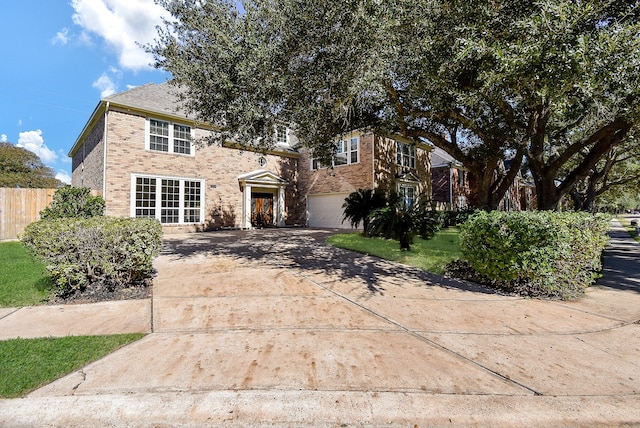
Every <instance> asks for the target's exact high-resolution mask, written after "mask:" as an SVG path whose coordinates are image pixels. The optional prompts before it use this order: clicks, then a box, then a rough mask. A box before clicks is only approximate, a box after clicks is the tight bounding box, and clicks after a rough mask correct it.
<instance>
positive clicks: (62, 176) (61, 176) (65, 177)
mask: <svg viewBox="0 0 640 428" xmlns="http://www.w3.org/2000/svg"><path fill="white" fill-rule="evenodd" d="M56 178H57V179H58V180H60V181H62V182H63V183H64V184H71V176H70V175H69V173H68V172H66V171H58V172H57V173H56Z"/></svg>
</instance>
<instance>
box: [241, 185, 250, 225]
mask: <svg viewBox="0 0 640 428" xmlns="http://www.w3.org/2000/svg"><path fill="white" fill-rule="evenodd" d="M241 226H242V228H243V229H251V185H250V184H245V186H244V195H243V200H242V225H241Z"/></svg>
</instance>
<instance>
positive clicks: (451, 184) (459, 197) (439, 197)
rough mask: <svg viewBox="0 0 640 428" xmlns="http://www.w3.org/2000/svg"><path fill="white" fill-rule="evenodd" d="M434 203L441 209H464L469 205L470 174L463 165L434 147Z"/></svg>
mask: <svg viewBox="0 0 640 428" xmlns="http://www.w3.org/2000/svg"><path fill="white" fill-rule="evenodd" d="M431 186H432V201H433V202H436V206H437V207H438V208H441V209H447V210H455V209H464V208H466V207H467V206H468V205H469V197H470V194H471V187H470V184H469V174H468V171H467V170H466V169H465V167H464V165H462V163H460V162H458V161H457V160H455V159H454V158H453V157H452V156H451V155H449V154H448V153H447V152H445V151H444V150H442V149H440V148H438V147H434V149H433V152H432V154H431Z"/></svg>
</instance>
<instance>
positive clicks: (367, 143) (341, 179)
mask: <svg viewBox="0 0 640 428" xmlns="http://www.w3.org/2000/svg"><path fill="white" fill-rule="evenodd" d="M352 136H357V137H358V138H359V145H360V146H359V150H360V153H359V157H360V159H359V161H358V163H356V164H350V165H340V166H335V167H333V168H320V169H317V170H312V169H311V156H310V153H309V151H308V150H306V149H303V150H301V151H302V156H301V157H300V163H299V168H300V192H301V195H303V196H305V197H306V196H308V195H314V194H326V193H351V192H354V191H356V190H357V189H371V188H372V187H373V185H374V183H373V143H374V139H373V134H358V133H354V134H349V135H347V136H346V138H351V137H352Z"/></svg>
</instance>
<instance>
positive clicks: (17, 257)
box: [0, 242, 53, 307]
mask: <svg viewBox="0 0 640 428" xmlns="http://www.w3.org/2000/svg"><path fill="white" fill-rule="evenodd" d="M52 293H53V283H52V281H51V279H50V278H49V275H48V273H47V270H46V268H45V266H44V264H42V263H41V262H39V261H37V260H34V259H33V257H31V255H30V254H29V252H28V251H27V249H26V248H25V247H24V246H23V245H22V244H21V243H20V242H0V307H8V306H28V305H35V304H38V303H42V302H44V301H47V300H48V299H49V297H50V296H51V294H52Z"/></svg>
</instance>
